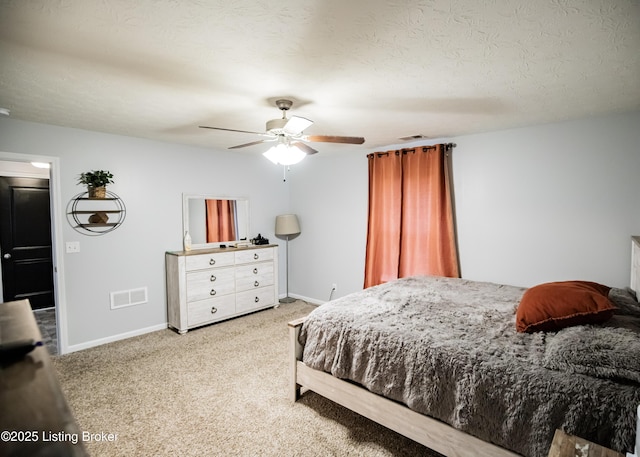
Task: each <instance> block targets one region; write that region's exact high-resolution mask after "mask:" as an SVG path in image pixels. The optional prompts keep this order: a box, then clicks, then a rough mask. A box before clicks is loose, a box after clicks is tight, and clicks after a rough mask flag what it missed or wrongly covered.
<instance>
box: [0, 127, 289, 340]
mask: <svg viewBox="0 0 640 457" xmlns="http://www.w3.org/2000/svg"><path fill="white" fill-rule="evenodd" d="M0 151H4V152H9V153H17V154H27V155H31V154H33V155H44V156H51V157H59V158H60V170H59V175H60V187H61V194H62V203H63V207H65V206H66V204H67V202H68V201H69V200H70V199H71V198H72V197H73V196H74V195H76V194H78V193H80V192H83V191H84V189H83V188H82V187H81V186H79V185H77V184H76V182H77V178H78V175H79V174H80V173H81V172H83V171H87V170H91V169H108V170H110V171H111V172H112V173H113V174H114V181H115V183H114V184H112V185H111V186H110V187H109V189H110V190H111V191H113V192H115V193H116V194H118V195H119V196H120V197H121V198H122V199H123V201H124V202H125V205H126V209H127V214H126V219H125V221H124V223H123V225H122V226H120V227H119V228H117V229H116V230H115V231H113V232H110V233H108V234H105V235H102V236H96V237H90V236H84V235H82V234H80V233H78V232H76V231H75V230H73V229H72V228H71V226H70V225H69V224H68V223H67V220H66V215H65V214H57V215H56V217H59V218H63V219H64V220H63V224H62V227H63V233H62V236H63V240H64V242H66V241H79V242H80V253H78V254H64V255H63V262H64V277H65V283H64V284H63V287H64V289H65V290H64V292H65V294H64V295H65V296H66V304H65V305H66V312H67V324H68V330H67V333H68V335H67V337H68V340H67V342H68V345H69V347H70V349H71V350H74V348H75V349H77V348H82V347H86V346H90V345H91V344H92V342H101V341H104V340H108V339H109V338H114V337H116V338H117V337H118V335H127V334H130V333H131V332H136V331H139V330H140V329H146V328H157V327H158V326H162V325H163V324H166V321H167V319H166V300H165V273H164V252H165V251H167V250H180V249H182V193H183V192H186V193H210V194H215V195H220V196H225V195H228V196H236V195H237V196H246V197H249V199H250V204H251V215H250V221H251V234H252V236H254V235H255V234H257V233H258V232H261V233H262V234H263V235H265V236H266V237H267V238H273V229H274V218H275V215H276V214H279V213H282V212H285V211H286V210H287V203H288V193H289V190H288V184H286V183H283V182H282V178H281V173H282V171H281V169H278V168H277V167H273V165H272V164H270V163H269V162H268V161H265V160H257V159H256V157H255V155H252V154H246V153H238V152H230V151H226V150H223V151H219V150H218V151H216V150H209V149H203V148H193V147H187V146H181V145H176V144H167V143H159V142H152V141H148V140H143V139H137V138H131V137H123V136H117V135H108V134H102V133H96V132H88V131H83V130H75V129H68V128H61V127H55V126H49V125H42V124H34V123H27V122H21V121H17V120H12V119H2V120H0ZM65 212H66V211H65ZM281 252H282V253H281V255H284V250H283V249H282V250H281ZM283 272H284V270H283V271H282V273H283ZM144 286H147V287H148V290H149V302H148V303H147V304H143V305H138V306H132V307H128V308H121V309H117V310H111V309H110V303H109V293H110V292H112V291H121V290H127V289H132V288H138V287H144ZM283 287H284V283H282V286H281V289H283Z"/></svg>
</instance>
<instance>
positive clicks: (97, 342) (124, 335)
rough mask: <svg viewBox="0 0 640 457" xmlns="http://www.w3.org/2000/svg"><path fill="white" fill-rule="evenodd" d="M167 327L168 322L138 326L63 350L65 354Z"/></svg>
mask: <svg viewBox="0 0 640 457" xmlns="http://www.w3.org/2000/svg"><path fill="white" fill-rule="evenodd" d="M167 327H168V324H167V323H166V322H165V323H164V324H158V325H154V326H151V327H145V328H140V329H138V330H133V331H131V332H126V333H120V334H118V335H113V336H108V337H106V338H100V339H97V340H92V341H87V342H86V343H81V344H74V345H73V346H67V351H66V352H65V354H69V353H71V352H76V351H81V350H83V349H89V348H92V347H96V346H100V345H103V344H107V343H113V342H114V341H120V340H126V339H127V338H132V337H134V336H139V335H144V334H145V333H151V332H157V331H158V330H164V329H166V328H167Z"/></svg>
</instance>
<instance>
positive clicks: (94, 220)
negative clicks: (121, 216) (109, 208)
mask: <svg viewBox="0 0 640 457" xmlns="http://www.w3.org/2000/svg"><path fill="white" fill-rule="evenodd" d="M89 222H90V223H91V224H106V223H107V222H109V216H108V215H107V213H105V212H104V211H98V212H96V213H93V214H92V215H91V216H89Z"/></svg>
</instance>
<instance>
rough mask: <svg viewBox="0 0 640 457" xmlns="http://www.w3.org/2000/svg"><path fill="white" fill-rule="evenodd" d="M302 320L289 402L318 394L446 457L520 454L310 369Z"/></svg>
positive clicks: (637, 249) (637, 282)
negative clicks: (304, 350) (304, 357)
mask: <svg viewBox="0 0 640 457" xmlns="http://www.w3.org/2000/svg"><path fill="white" fill-rule="evenodd" d="M631 289H632V290H634V291H635V292H636V294H639V290H638V289H640V236H634V237H632V240H631ZM303 322H304V318H301V319H297V320H294V321H291V322H289V324H288V325H289V362H290V389H291V390H290V392H289V395H290V399H291V401H293V402H295V401H297V400H298V399H299V398H300V395H301V392H302V390H303V389H304V390H311V391H313V392H316V393H317V394H319V395H321V396H323V397H325V398H327V399H329V400H331V401H333V402H335V403H337V404H339V405H342V406H344V407H345V408H348V409H350V410H352V411H354V412H356V413H358V414H360V415H362V416H365V417H367V418H369V419H371V420H372V421H374V422H377V423H378V424H381V425H383V426H385V427H387V428H389V429H391V430H394V431H396V432H398V433H400V434H401V435H404V436H406V437H407V438H409V439H412V440H414V441H416V442H418V443H420V444H422V445H424V446H426V447H428V448H430V449H433V450H434V451H437V452H439V453H441V454H444V455H446V456H448V457H516V456H518V455H519V454H516V453H514V452H511V451H508V450H506V449H504V448H502V447H500V446H497V445H495V444H491V443H487V442H486V441H482V440H481V439H479V438H476V437H475V436H472V435H469V434H467V433H465V432H462V431H460V430H457V429H455V428H453V427H451V426H450V425H447V424H445V423H444V422H441V421H439V420H436V419H433V418H431V417H429V416H425V415H423V414H420V413H417V412H415V411H412V410H411V409H409V408H408V407H406V406H404V405H402V404H400V403H397V402H395V401H392V400H389V399H386V398H384V397H382V396H380V395H377V394H374V393H372V392H370V391H369V390H367V389H365V388H363V387H360V386H358V385H356V384H353V383H350V382H348V381H344V380H342V379H339V378H336V377H333V376H331V375H330V374H328V373H325V372H323V371H318V370H314V369H313V368H309V367H308V366H306V365H305V364H304V362H302V345H301V344H300V343H299V342H298V336H299V335H300V329H301V328H302V323H303Z"/></svg>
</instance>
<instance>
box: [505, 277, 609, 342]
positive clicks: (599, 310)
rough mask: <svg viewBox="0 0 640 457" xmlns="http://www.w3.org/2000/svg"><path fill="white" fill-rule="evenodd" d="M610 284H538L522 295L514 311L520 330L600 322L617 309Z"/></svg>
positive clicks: (584, 282)
mask: <svg viewBox="0 0 640 457" xmlns="http://www.w3.org/2000/svg"><path fill="white" fill-rule="evenodd" d="M610 289H611V288H610V287H608V286H603V285H602V284H598V283H595V282H589V281H562V282H549V283H544V284H539V285H537V286H534V287H531V288H530V289H527V290H526V291H525V293H524V295H522V299H521V300H520V304H519V305H518V310H517V312H516V329H517V330H518V331H519V332H537V331H556V330H560V329H562V328H564V327H570V326H572V325H584V324H601V323H602V322H605V321H606V320H607V319H609V318H611V316H613V312H614V310H615V309H616V308H615V306H614V305H613V303H611V302H610V301H609V298H608V294H609V290H610Z"/></svg>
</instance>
